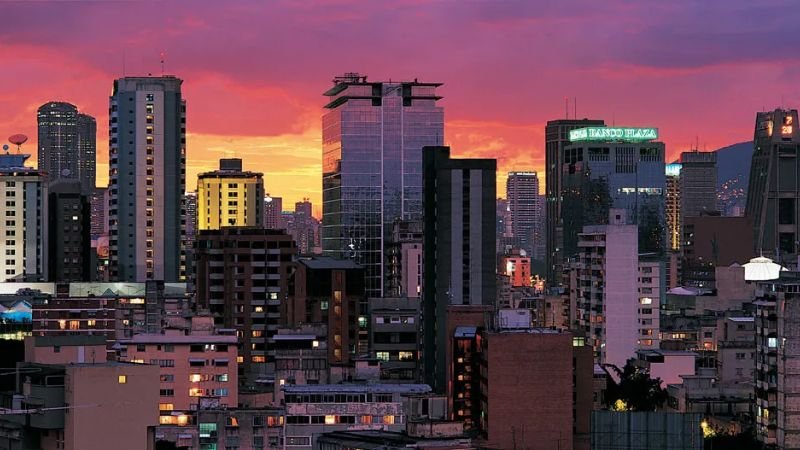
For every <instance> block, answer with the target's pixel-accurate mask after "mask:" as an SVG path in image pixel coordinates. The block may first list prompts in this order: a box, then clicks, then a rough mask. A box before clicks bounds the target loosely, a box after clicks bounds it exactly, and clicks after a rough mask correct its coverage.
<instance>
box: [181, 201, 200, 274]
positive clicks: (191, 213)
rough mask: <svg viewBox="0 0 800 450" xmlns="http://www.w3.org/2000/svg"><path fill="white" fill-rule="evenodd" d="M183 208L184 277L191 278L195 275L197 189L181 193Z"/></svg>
mask: <svg viewBox="0 0 800 450" xmlns="http://www.w3.org/2000/svg"><path fill="white" fill-rule="evenodd" d="M183 209H184V210H185V211H186V228H185V233H184V239H185V240H184V244H183V248H184V252H185V254H186V278H187V279H189V280H193V279H194V276H195V263H196V261H195V254H196V253H197V252H196V251H195V249H194V244H195V238H196V237H197V231H198V230H197V191H194V192H187V193H185V194H184V195H183Z"/></svg>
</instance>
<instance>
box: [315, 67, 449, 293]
mask: <svg viewBox="0 0 800 450" xmlns="http://www.w3.org/2000/svg"><path fill="white" fill-rule="evenodd" d="M439 86H441V83H422V82H418V81H416V80H414V81H411V82H391V81H390V82H368V81H367V77H365V76H361V75H359V74H355V73H349V74H345V75H344V76H342V77H337V78H335V79H334V86H333V87H332V88H331V89H329V90H328V91H327V92H325V93H324V95H325V96H326V97H328V103H327V104H326V105H325V110H326V111H325V114H324V115H323V117H322V166H323V175H322V202H323V203H322V249H323V252H324V253H325V254H326V255H329V256H333V257H338V258H350V259H353V260H355V261H356V262H358V263H359V264H361V265H363V266H364V268H365V269H366V270H365V272H366V280H365V282H366V293H367V296H368V297H380V296H382V294H383V291H384V287H385V286H384V280H385V277H384V271H385V270H384V269H385V267H386V255H385V250H386V246H387V240H388V238H389V237H390V236H391V232H392V224H393V222H394V220H395V219H398V218H399V219H402V220H421V219H422V147H425V146H440V145H442V144H443V141H444V109H443V108H442V107H440V106H437V103H436V102H437V101H438V100H439V99H441V97H439V96H437V95H436V88H437V87H439Z"/></svg>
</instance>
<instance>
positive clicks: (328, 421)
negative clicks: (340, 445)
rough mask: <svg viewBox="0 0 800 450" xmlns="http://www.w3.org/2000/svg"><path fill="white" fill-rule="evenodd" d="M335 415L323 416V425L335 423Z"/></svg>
mask: <svg viewBox="0 0 800 450" xmlns="http://www.w3.org/2000/svg"><path fill="white" fill-rule="evenodd" d="M335 424H336V416H325V425H335Z"/></svg>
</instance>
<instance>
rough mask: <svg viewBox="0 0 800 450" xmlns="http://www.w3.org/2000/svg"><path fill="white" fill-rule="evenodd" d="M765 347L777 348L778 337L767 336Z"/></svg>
mask: <svg viewBox="0 0 800 450" xmlns="http://www.w3.org/2000/svg"><path fill="white" fill-rule="evenodd" d="M767 347H769V348H777V347H778V338H774V337H771V338H767Z"/></svg>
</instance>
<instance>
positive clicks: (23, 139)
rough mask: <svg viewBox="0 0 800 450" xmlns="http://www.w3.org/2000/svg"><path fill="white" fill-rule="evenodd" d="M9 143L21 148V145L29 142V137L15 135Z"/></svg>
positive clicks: (10, 138) (9, 139)
mask: <svg viewBox="0 0 800 450" xmlns="http://www.w3.org/2000/svg"><path fill="white" fill-rule="evenodd" d="M8 142H11V143H12V144H14V145H16V146H17V147H19V146H20V145H22V144H24V143H26V142H28V136H25V135H24V134H15V135H12V136H11V137H9V138H8Z"/></svg>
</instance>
